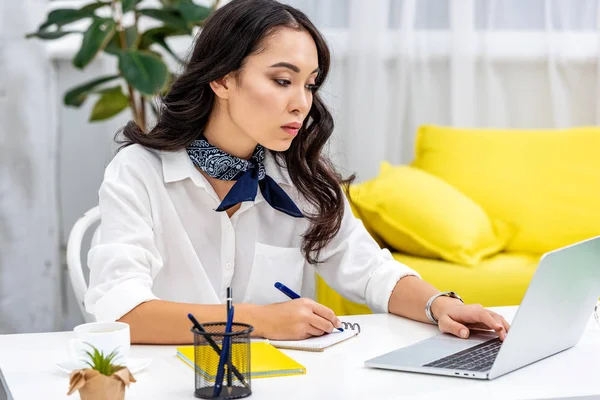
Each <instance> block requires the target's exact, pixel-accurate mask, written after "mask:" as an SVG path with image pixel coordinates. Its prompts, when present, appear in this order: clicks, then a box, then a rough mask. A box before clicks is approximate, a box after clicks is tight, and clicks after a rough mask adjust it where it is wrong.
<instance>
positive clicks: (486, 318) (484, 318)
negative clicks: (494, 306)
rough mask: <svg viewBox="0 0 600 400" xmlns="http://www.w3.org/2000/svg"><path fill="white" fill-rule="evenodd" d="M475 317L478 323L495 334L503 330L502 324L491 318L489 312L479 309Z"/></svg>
mask: <svg viewBox="0 0 600 400" xmlns="http://www.w3.org/2000/svg"><path fill="white" fill-rule="evenodd" d="M477 317H478V318H477V319H478V320H479V322H481V323H482V324H484V325H486V326H487V327H488V328H489V329H493V330H495V331H496V332H500V331H502V330H503V329H504V326H503V325H502V323H501V322H500V321H497V320H496V318H494V317H493V316H492V312H491V311H490V310H486V309H485V308H481V309H480V310H479V312H478V315H477Z"/></svg>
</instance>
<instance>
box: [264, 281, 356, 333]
mask: <svg viewBox="0 0 600 400" xmlns="http://www.w3.org/2000/svg"><path fill="white" fill-rule="evenodd" d="M275 288H277V289H278V290H279V291H280V292H281V293H283V294H285V295H286V296H287V297H289V298H290V299H292V300H295V299H299V298H300V295H299V294H298V293H296V292H294V291H293V290H292V289H290V288H289V287H287V286H285V285H284V284H283V283H281V282H275ZM335 329H337V330H338V331H340V332H344V329H343V328H335Z"/></svg>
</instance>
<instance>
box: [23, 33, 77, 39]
mask: <svg viewBox="0 0 600 400" xmlns="http://www.w3.org/2000/svg"><path fill="white" fill-rule="evenodd" d="M70 33H83V32H79V31H39V32H34V33H28V34H27V35H26V36H25V37H26V38H27V39H29V38H32V37H36V38H38V39H43V40H53V39H58V38H61V37H63V36H65V35H68V34H70Z"/></svg>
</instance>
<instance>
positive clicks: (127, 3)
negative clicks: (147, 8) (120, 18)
mask: <svg viewBox="0 0 600 400" xmlns="http://www.w3.org/2000/svg"><path fill="white" fill-rule="evenodd" d="M140 1H142V0H121V3H122V5H123V12H124V13H126V12H128V11H131V10H133V9H134V7H135V6H136V5H137V4H138V3H139V2H140Z"/></svg>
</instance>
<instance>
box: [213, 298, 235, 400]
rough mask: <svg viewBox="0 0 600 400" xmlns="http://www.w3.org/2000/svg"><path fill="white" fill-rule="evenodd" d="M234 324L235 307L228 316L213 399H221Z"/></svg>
mask: <svg viewBox="0 0 600 400" xmlns="http://www.w3.org/2000/svg"><path fill="white" fill-rule="evenodd" d="M232 323H233V306H231V308H230V309H229V312H228V315H227V323H226V325H225V335H224V336H223V346H222V350H221V357H220V358H219V365H218V367H217V376H216V378H215V388H214V390H213V398H217V397H219V395H220V394H221V389H222V388H223V375H224V374H225V362H226V361H227V359H228V358H229V353H230V350H231V349H230V347H231V337H230V336H229V334H230V333H231V324H232Z"/></svg>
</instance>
